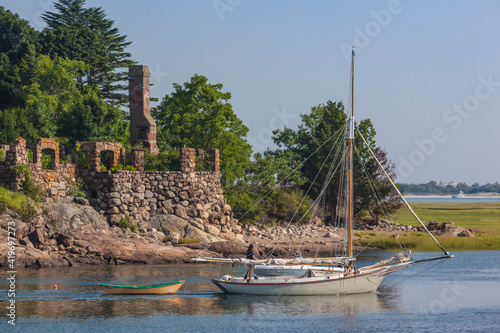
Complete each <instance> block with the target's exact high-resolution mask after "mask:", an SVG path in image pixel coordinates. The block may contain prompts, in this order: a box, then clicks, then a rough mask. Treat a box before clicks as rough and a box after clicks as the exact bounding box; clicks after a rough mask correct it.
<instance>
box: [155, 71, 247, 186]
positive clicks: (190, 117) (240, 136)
mask: <svg viewBox="0 0 500 333" xmlns="http://www.w3.org/2000/svg"><path fill="white" fill-rule="evenodd" d="M230 98H231V94H230V93H229V92H223V91H222V84H220V83H219V84H210V83H208V79H207V78H206V77H205V76H202V75H197V74H196V75H194V76H193V77H192V78H191V80H190V81H189V82H185V83H184V84H183V85H180V84H177V83H174V91H173V92H172V93H171V94H170V95H168V94H167V95H166V96H165V97H164V98H163V100H162V102H161V103H160V104H159V105H158V107H156V108H153V109H152V110H151V114H152V115H153V117H154V119H155V121H156V124H157V128H158V145H159V146H160V148H161V149H165V148H167V147H192V148H198V149H204V150H206V151H208V150H211V149H220V155H221V158H220V161H221V173H222V181H223V184H224V185H231V184H233V183H234V182H235V181H236V179H237V178H239V177H242V176H243V175H244V174H245V166H246V165H247V164H248V161H249V158H250V154H251V153H252V148H251V146H250V145H249V144H248V142H247V141H246V139H245V137H246V135H247V133H248V128H247V127H246V126H245V125H244V124H243V122H242V121H241V120H240V119H239V118H238V117H237V116H236V115H235V114H234V112H233V110H232V107H231V104H229V99H230Z"/></svg>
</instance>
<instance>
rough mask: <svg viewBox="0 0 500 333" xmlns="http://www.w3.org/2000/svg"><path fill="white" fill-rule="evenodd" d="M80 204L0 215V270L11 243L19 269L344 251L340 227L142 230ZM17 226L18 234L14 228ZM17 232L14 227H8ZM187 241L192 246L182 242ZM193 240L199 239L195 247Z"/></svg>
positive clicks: (152, 223) (191, 224) (158, 224)
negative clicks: (25, 216)
mask: <svg viewBox="0 0 500 333" xmlns="http://www.w3.org/2000/svg"><path fill="white" fill-rule="evenodd" d="M74 201H76V202H78V203H76V202H59V203H46V204H44V205H42V206H41V207H42V208H39V214H38V216H37V217H36V218H34V219H33V220H32V221H30V223H25V222H23V221H21V219H20V218H19V216H18V215H17V214H16V213H14V212H12V211H7V212H6V213H4V214H2V215H0V253H2V255H1V257H0V266H2V267H9V259H10V258H9V257H10V255H8V253H9V251H10V250H11V248H10V249H9V241H11V243H10V245H11V246H12V245H13V246H15V251H14V252H15V267H18V268H21V267H38V268H43V267H60V266H70V267H72V266H80V265H122V264H168V263H188V262H191V259H192V258H194V257H197V256H210V257H238V256H243V255H244V253H245V251H246V248H247V246H248V244H249V243H254V244H255V245H256V246H257V251H258V254H259V255H260V256H264V255H265V254H268V253H270V252H271V251H272V252H273V254H274V255H276V256H291V255H294V252H295V251H296V250H297V248H296V247H295V246H296V244H301V246H300V250H301V252H302V253H303V254H310V255H311V254H317V255H321V254H326V253H332V249H337V250H338V249H341V248H342V246H343V243H342V242H341V241H342V236H341V235H342V234H343V230H342V229H337V228H334V227H331V226H325V225H322V223H321V220H320V219H319V218H317V219H316V220H315V221H313V223H312V224H311V225H308V226H300V227H291V228H288V229H285V228H282V227H276V228H262V229H259V228H257V227H255V226H251V225H244V226H243V227H242V228H237V230H238V231H239V233H233V232H221V231H220V230H219V229H218V228H215V227H213V226H211V225H209V224H205V225H204V224H201V223H199V222H196V221H193V220H189V219H185V218H182V217H180V216H177V215H173V214H161V215H156V216H154V217H152V218H151V219H149V221H148V222H147V223H144V224H141V226H140V228H139V229H137V230H135V231H132V230H131V229H129V228H126V227H118V226H111V225H110V224H108V222H107V220H106V219H105V218H104V217H103V216H102V215H101V214H99V213H98V212H97V211H96V210H95V209H94V208H93V207H91V206H88V205H82V203H84V204H85V203H86V202H85V201H81V200H79V199H76V200H74ZM13 226H15V232H14V233H9V232H12V231H13V229H12V227H13ZM9 227H11V229H9ZM354 228H355V229H356V230H377V231H378V232H382V233H400V232H411V231H420V230H421V229H420V228H416V227H411V226H403V225H400V224H397V223H392V222H387V221H381V222H380V223H374V222H373V221H370V220H357V221H356V222H355V225H354ZM429 229H430V230H432V232H433V233H435V234H437V235H446V236H458V237H471V236H473V233H472V232H471V231H469V230H465V229H463V228H461V227H457V226H454V225H453V223H452V222H451V223H443V224H441V225H439V224H438V223H437V222H431V223H429ZM183 240H184V242H185V243H186V244H182V243H183ZM189 240H199V242H198V243H190V242H189Z"/></svg>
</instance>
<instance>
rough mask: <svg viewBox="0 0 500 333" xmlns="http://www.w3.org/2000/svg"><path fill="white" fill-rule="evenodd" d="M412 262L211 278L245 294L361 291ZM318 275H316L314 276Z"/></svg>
mask: <svg viewBox="0 0 500 333" xmlns="http://www.w3.org/2000/svg"><path fill="white" fill-rule="evenodd" d="M411 264H412V262H405V263H400V264H398V265H391V266H390V267H377V268H371V269H368V270H365V271H363V270H362V269H360V271H359V273H358V274H353V275H349V276H344V275H343V274H325V273H321V272H318V271H315V274H316V276H312V277H307V276H276V277H261V278H258V279H251V280H250V281H248V280H244V279H242V278H230V279H214V280H212V282H213V283H214V284H215V285H216V286H217V287H219V288H220V289H221V290H222V291H223V292H225V293H229V294H249V295H297V296H299V295H300V296H312V295H336V294H361V293H367V292H372V291H376V290H377V288H378V287H379V286H380V284H381V283H382V281H383V280H384V278H385V277H386V276H387V275H388V274H390V273H392V272H394V271H397V270H400V269H403V268H406V267H409V266H410V265H411ZM318 275H319V276H318Z"/></svg>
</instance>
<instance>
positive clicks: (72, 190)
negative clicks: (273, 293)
mask: <svg viewBox="0 0 500 333" xmlns="http://www.w3.org/2000/svg"><path fill="white" fill-rule="evenodd" d="M68 183H69V182H68ZM83 185H84V184H83V180H82V179H78V180H77V181H76V183H74V184H70V185H69V190H68V195H72V196H74V197H82V198H86V197H87V194H86V193H85V191H83V190H82V188H83Z"/></svg>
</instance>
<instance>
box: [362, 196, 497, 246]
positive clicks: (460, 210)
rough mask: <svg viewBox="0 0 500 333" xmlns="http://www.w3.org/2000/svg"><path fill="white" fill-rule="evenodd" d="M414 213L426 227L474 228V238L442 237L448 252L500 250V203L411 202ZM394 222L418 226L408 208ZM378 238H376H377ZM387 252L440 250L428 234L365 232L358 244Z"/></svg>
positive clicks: (442, 242)
mask: <svg viewBox="0 0 500 333" xmlns="http://www.w3.org/2000/svg"><path fill="white" fill-rule="evenodd" d="M411 206H412V208H413V210H414V211H415V212H416V213H417V215H418V216H419V217H420V219H421V220H422V221H423V222H424V223H425V224H426V225H427V223H428V222H429V221H437V222H439V223H442V222H450V221H452V222H453V223H454V224H455V225H458V226H461V227H463V228H466V229H471V230H472V231H474V233H475V234H476V236H475V237H439V236H436V239H437V240H438V241H439V243H441V245H442V246H443V247H444V248H445V249H446V250H448V251H486V250H500V203H498V202H483V203H434V202H433V203H425V202H419V203H412V204H411ZM393 222H397V223H401V224H404V225H413V226H419V224H418V222H417V221H416V220H415V219H414V217H413V216H412V215H411V213H410V212H409V211H408V210H407V209H403V210H401V211H400V212H399V213H398V214H397V215H396V217H395V218H394V219H393ZM374 238H375V239H374ZM372 240H373V242H372V243H371V244H370V246H374V247H378V248H381V249H386V250H400V249H401V247H400V245H399V244H401V246H402V247H403V248H409V249H411V250H412V251H417V252H430V251H440V249H439V247H438V246H437V245H436V244H435V243H434V241H433V240H432V239H431V238H430V237H429V236H428V235H426V234H424V233H421V232H410V233H407V234H401V235H399V236H398V237H397V238H396V237H394V236H391V235H379V236H376V237H370V235H369V234H367V233H363V238H362V239H360V240H357V241H355V244H356V245H363V246H364V245H367V244H368V243H370V241H372Z"/></svg>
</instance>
